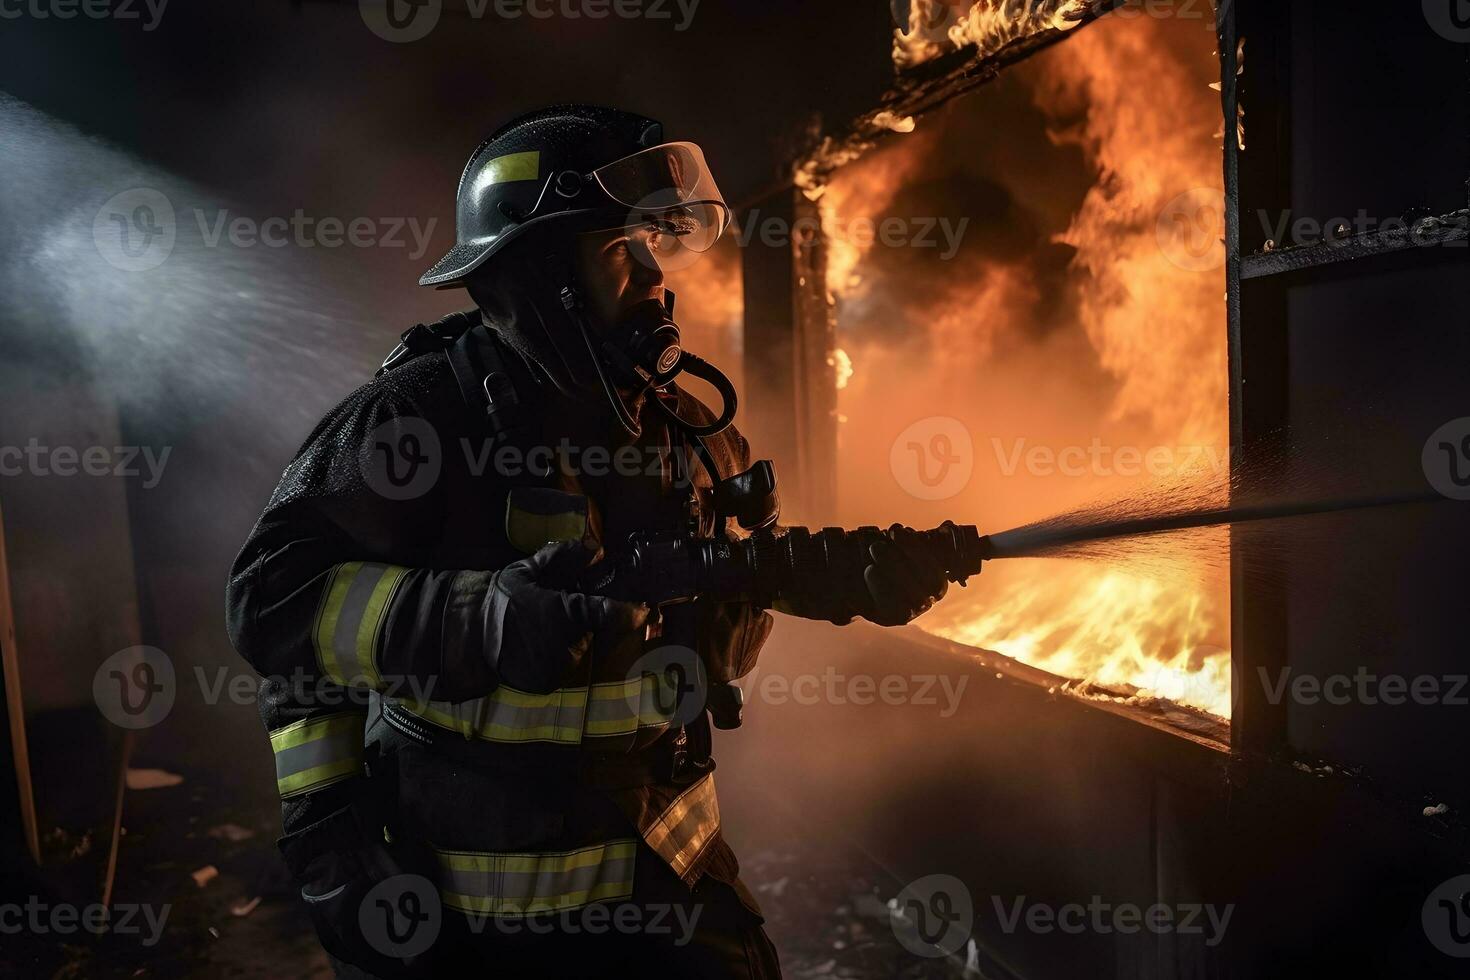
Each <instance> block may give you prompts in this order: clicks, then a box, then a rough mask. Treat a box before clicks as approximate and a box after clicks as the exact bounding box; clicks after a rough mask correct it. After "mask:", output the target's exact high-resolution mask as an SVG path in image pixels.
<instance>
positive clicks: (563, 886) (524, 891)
mask: <svg viewBox="0 0 1470 980" xmlns="http://www.w3.org/2000/svg"><path fill="white" fill-rule="evenodd" d="M637 853H638V842H637V841H636V840H614V841H609V842H607V843H605V844H596V845H593V846H591V847H584V848H580V849H578V850H574V851H558V852H554V853H546V854H498V853H486V852H474V851H443V850H438V849H436V850H435V856H436V857H437V858H438V862H439V869H440V882H439V891H440V895H441V897H442V899H443V901H444V904H445V905H447V906H448V907H450V908H452V909H458V910H460V911H461V912H470V913H473V914H476V915H494V916H502V915H504V916H509V915H527V914H530V913H535V912H558V911H564V910H566V909H575V908H579V907H581V906H583V905H588V904H591V903H593V902H604V901H616V900H619V899H625V898H629V897H631V896H632V894H633V862H634V859H635V857H636V855H637Z"/></svg>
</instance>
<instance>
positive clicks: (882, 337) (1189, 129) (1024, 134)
mask: <svg viewBox="0 0 1470 980" xmlns="http://www.w3.org/2000/svg"><path fill="white" fill-rule="evenodd" d="M916 4H917V5H916V6H915V8H914V16H916V17H918V16H921V15H922V16H929V15H932V14H933V13H934V10H935V8H936V7H942V6H944V4H941V3H939V2H938V0H922V2H919V0H916ZM948 6H949V7H951V8H955V9H957V10H958V11H959V14H960V16H959V17H958V19H957V20H956V21H955V24H956V25H958V26H954V27H953V29H952V30H950V31H947V32H946V34H945V37H946V38H952V39H953V41H954V42H955V43H950V42H949V41H947V40H946V41H944V42H943V43H941V42H939V41H935V42H933V43H932V44H931V43H929V42H927V41H926V42H925V46H916V45H918V42H919V41H920V40H923V39H922V38H918V37H910V38H909V39H908V40H909V41H912V42H913V43H912V44H906V42H905V39H904V38H900V39H899V41H900V43H899V45H898V48H897V50H896V52H895V54H896V57H897V59H898V61H899V64H900V67H905V66H908V65H912V64H916V63H918V62H920V61H924V60H926V59H928V58H934V57H939V56H940V55H942V54H943V53H944V52H945V51H947V50H953V49H954V48H955V47H956V44H964V43H973V44H976V45H977V49H980V48H983V46H984V44H987V43H992V41H994V43H997V44H1003V43H1005V42H1006V41H1007V40H1008V39H1009V38H1011V37H1015V36H1021V35H1023V34H1025V33H1027V32H1029V31H1030V30H1031V29H1032V28H1031V27H1026V25H1024V24H1022V25H1012V26H1013V27H1015V28H1016V29H1015V30H1014V31H1012V32H1011V34H1009V35H1008V34H1005V32H1004V31H1002V33H1001V34H1000V35H995V34H994V33H993V30H991V29H992V28H994V27H995V25H994V24H991V22H990V21H989V20H986V18H987V17H990V15H991V14H994V13H995V12H996V11H997V10H998V9H1000V8H1004V7H1005V4H1003V3H1002V4H997V3H988V2H982V3H979V4H975V5H974V7H973V8H972V9H970V11H969V13H968V15H966V14H965V10H964V8H966V7H968V6H969V5H968V4H953V3H952V4H949V5H948ZM1087 6H1088V5H1087V4H1068V3H1037V4H1029V5H1026V7H1027V9H1028V11H1031V12H1033V13H1035V15H1036V16H1037V17H1040V18H1041V20H1043V21H1046V23H1045V24H1040V23H1039V22H1038V25H1033V26H1035V27H1036V29H1043V28H1045V27H1047V26H1051V27H1056V26H1058V25H1057V24H1056V23H1054V21H1055V19H1056V18H1057V17H1061V16H1064V15H1065V14H1066V11H1067V10H1071V9H1072V8H1073V7H1078V8H1081V7H1087ZM1041 8H1045V9H1041ZM1053 8H1055V9H1053ZM1168 9H1172V10H1173V11H1174V14H1175V16H1169V15H1167V14H1162V15H1160V11H1163V10H1168ZM1188 10H1194V11H1196V13H1195V14H1194V16H1187V13H1188ZM1148 11H1152V12H1153V13H1146V11H1145V10H1143V9H1137V8H1135V9H1133V10H1131V12H1130V11H1128V10H1127V9H1126V8H1125V10H1124V11H1121V12H1118V13H1114V14H1110V15H1106V16H1103V17H1101V18H1100V19H1098V20H1097V21H1096V22H1095V23H1092V24H1090V25H1089V26H1087V27H1086V28H1085V29H1078V30H1075V31H1072V33H1071V34H1070V35H1068V37H1067V40H1066V42H1065V43H1063V44H1059V45H1056V46H1054V47H1050V48H1049V49H1047V50H1045V51H1041V52H1040V53H1037V54H1034V55H1032V56H1031V57H1029V58H1028V59H1026V60H1025V61H1023V62H1021V63H1019V64H1018V65H1016V66H1014V67H1012V68H1010V69H1008V70H1007V71H1005V72H1003V73H1002V74H1001V75H1000V76H999V77H998V78H997V79H996V80H995V81H993V82H992V83H990V84H989V85H987V86H986V87H985V88H983V89H982V90H980V91H979V92H978V93H976V94H973V95H969V96H966V97H964V98H955V99H952V100H950V101H949V102H948V103H947V104H945V105H943V106H942V107H940V108H939V109H937V110H934V111H932V112H930V113H929V114H928V115H926V116H924V117H923V118H922V120H921V121H920V122H919V124H918V125H917V126H916V127H914V128H913V129H912V131H908V130H909V125H908V123H907V120H894V121H893V124H892V126H890V128H893V129H896V130H899V131H900V132H901V133H902V135H895V136H893V137H891V138H889V139H887V140H886V141H884V142H883V143H882V144H881V145H880V146H879V147H878V148H875V149H872V150H871V151H870V152H867V153H866V154H864V155H862V156H861V157H860V158H858V159H857V160H855V161H854V162H851V163H846V164H845V165H843V166H841V167H839V168H838V169H836V170H835V171H834V173H833V174H832V176H831V177H830V179H828V180H826V181H825V182H814V183H811V184H810V185H809V186H808V191H807V193H808V196H809V197H813V198H815V199H816V200H817V202H818V205H819V206H820V208H821V210H822V217H823V223H824V226H825V230H826V233H827V237H828V288H829V290H830V291H831V293H832V297H833V300H834V303H835V309H836V322H837V344H838V346H839V347H840V348H841V351H840V353H839V355H838V357H837V358H836V359H835V365H834V367H835V369H836V370H837V372H838V377H837V383H838V385H839V387H840V391H839V392H838V411H839V428H838V439H839V447H840V451H839V452H838V454H837V460H838V462H837V466H838V474H837V479H838V487H839V506H840V515H841V519H842V521H843V522H844V523H847V524H862V523H881V522H885V521H891V520H893V519H894V518H898V519H901V520H903V521H905V522H907V523H911V524H914V525H915V526H925V527H927V526H933V525H934V524H937V523H938V522H940V521H943V520H945V519H954V520H957V521H961V522H977V523H980V524H981V525H982V527H983V528H984V529H986V530H989V529H995V530H999V529H1002V528H1006V527H1010V526H1014V525H1017V524H1021V523H1025V522H1027V521H1031V520H1034V519H1037V518H1041V517H1045V516H1047V515H1049V514H1052V513H1056V512H1059V511H1064V510H1068V509H1070V508H1073V507H1077V506H1079V505H1083V504H1086V503H1089V502H1092V501H1095V500H1097V499H1099V498H1105V497H1113V496H1117V495H1120V494H1125V493H1130V492H1138V491H1140V490H1142V489H1145V488H1147V487H1149V486H1157V485H1159V484H1167V483H1169V482H1171V481H1179V480H1189V481H1194V482H1196V483H1198V481H1201V480H1204V481H1209V480H1212V479H1213V480H1215V481H1217V482H1219V483H1220V484H1221V485H1223V483H1224V480H1225V479H1226V478H1227V475H1228V448H1227V447H1228V415H1227V400H1226V399H1227V369H1226V329H1225V322H1226V304H1225V298H1224V292H1225V277H1224V250H1223V246H1222V244H1221V242H1220V239H1221V237H1222V236H1223V228H1222V227H1220V225H1221V223H1222V218H1221V207H1220V203H1219V202H1220V201H1221V200H1222V198H1223V187H1222V182H1223V178H1222V166H1221V140H1222V138H1223V128H1222V126H1221V124H1220V119H1221V113H1220V102H1219V96H1218V94H1217V92H1216V91H1212V90H1211V83H1212V82H1215V81H1216V80H1217V79H1218V77H1219V67H1218V66H1219V61H1218V58H1217V55H1216V54H1215V53H1214V47H1215V38H1214V33H1213V26H1214V20H1213V14H1212V12H1211V11H1210V8H1209V5H1207V4H1204V3H1199V4H1193V3H1181V4H1176V5H1175V6H1174V7H1173V8H1160V7H1159V6H1158V5H1156V4H1155V5H1151V6H1149V8H1148ZM1002 12H1003V11H1002ZM1028 16H1030V14H1028ZM992 19H993V18H992ZM987 25H989V26H987ZM1065 26H1069V25H1065ZM1022 28H1024V30H1023V29H1022ZM988 30H991V33H990V34H986V31H988ZM910 33H911V35H912V32H910ZM987 37H989V38H991V40H986V38H987ZM996 38H999V40H995V39H996ZM997 50H998V48H997ZM889 472H892V473H893V475H894V477H895V479H887V474H888V473H889ZM877 474H883V478H877V477H876V475H877ZM1217 533H1218V534H1219V537H1218V538H1217V539H1216V540H1215V541H1214V542H1213V544H1212V545H1211V547H1214V549H1215V553H1216V558H1215V559H1214V560H1210V559H1209V558H1208V557H1207V555H1206V553H1207V552H1208V551H1209V548H1205V549H1198V548H1196V549H1194V550H1193V551H1192V552H1191V554H1189V555H1178V556H1175V558H1174V560H1171V561H1168V562H1166V563H1164V564H1163V565H1162V566H1159V567H1155V568H1139V567H1137V566H1128V565H1124V566H1122V567H1119V566H1116V565H1111V564H1102V563H1092V562H1082V561H1059V560H1055V559H1039V560H1022V561H1016V562H1009V563H1008V562H998V563H993V564H992V566H991V567H989V568H987V570H986V572H985V573H984V574H983V575H982V576H980V577H979V578H978V579H976V580H974V581H972V582H971V584H970V586H969V588H968V589H965V590H957V589H956V590H951V593H950V598H949V599H948V600H947V601H946V602H944V603H942V604H941V605H940V606H939V607H938V608H936V610H935V611H934V612H932V613H930V614H929V615H928V616H926V617H925V618H924V619H922V620H920V621H919V625H921V626H923V627H924V628H925V629H928V630H930V631H931V632H935V633H938V634H940V635H943V636H946V637H948V638H950V639H953V640H956V641H958V642H961V643H964V644H968V645H972V646H976V647H983V648H986V649H989V650H993V651H996V652H998V653H1002V654H1005V655H1006V656H1009V657H1013V658H1015V659H1017V660H1020V661H1023V662H1025V663H1027V664H1031V665H1033V666H1036V667H1039V668H1041V669H1043V670H1046V671H1048V672H1051V673H1053V674H1057V675H1061V676H1063V677H1065V678H1070V679H1072V680H1073V681H1074V683H1073V684H1072V685H1069V686H1071V687H1072V688H1073V689H1074V690H1078V691H1085V692H1096V690H1097V688H1098V687H1106V688H1110V689H1112V690H1113V691H1115V692H1122V693H1124V694H1127V695H1133V694H1138V695H1140V696H1145V697H1146V696H1154V697H1159V698H1164V699H1168V700H1170V701H1174V702H1177V703H1180V704H1185V705H1189V706H1192V707H1194V708H1198V709H1201V710H1205V711H1208V712H1210V713H1212V714H1215V715H1217V716H1221V717H1228V716H1229V713H1230V654H1229V652H1228V650H1229V616H1230V600H1229V586H1228V581H1227V579H1226V576H1225V574H1224V567H1223V566H1224V565H1225V564H1226V562H1225V561H1224V560H1223V558H1224V557H1225V556H1226V552H1225V547H1226V546H1225V544H1224V533H1223V532H1217ZM1161 569H1162V570H1161Z"/></svg>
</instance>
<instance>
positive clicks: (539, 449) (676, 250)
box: [227, 106, 945, 977]
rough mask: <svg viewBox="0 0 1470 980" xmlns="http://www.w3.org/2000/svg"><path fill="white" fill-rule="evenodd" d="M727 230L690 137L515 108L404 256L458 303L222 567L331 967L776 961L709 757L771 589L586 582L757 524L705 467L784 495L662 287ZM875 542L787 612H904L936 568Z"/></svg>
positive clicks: (384, 377) (928, 585)
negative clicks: (671, 590)
mask: <svg viewBox="0 0 1470 980" xmlns="http://www.w3.org/2000/svg"><path fill="white" fill-rule="evenodd" d="M729 221H730V213H729V209H728V207H727V206H726V204H725V202H724V201H723V199H722V198H721V197H720V194H719V190H718V188H717V187H716V186H715V182H714V180H713V178H712V176H711V175H710V173H709V170H708V169H707V167H706V164H705V160H704V156H703V154H702V153H701V152H700V150H699V148H698V147H697V146H695V145H693V144H690V143H669V142H665V140H664V138H663V132H662V127H661V126H660V124H659V123H657V122H655V121H653V120H651V119H647V118H644V117H642V116H639V115H635V114H632V113H627V112H622V111H617V110H612V109H605V108H600V107H594V106H558V107H553V108H549V109H545V110H541V111H538V112H535V113H532V114H530V115H526V116H523V117H521V118H519V119H517V120H515V121H513V122H512V123H510V124H508V125H506V126H504V127H503V128H501V129H500V130H499V131H498V132H496V133H495V134H494V135H493V136H491V137H490V138H489V139H488V140H486V141H485V142H484V143H483V144H481V145H480V147H479V148H478V149H476V151H475V152H474V154H473V155H472V157H471V159H470V161H469V164H468V165H467V166H466V168H465V170H464V174H463V176H462V178H461V180H460V185H459V193H458V201H457V232H458V234H457V243H456V244H455V245H454V247H453V248H452V249H451V250H450V252H449V253H448V254H447V255H446V256H445V257H444V258H443V259H441V260H440V261H439V262H438V263H437V264H435V265H434V266H433V267H432V268H431V269H430V270H429V271H428V272H427V273H426V274H425V275H424V276H423V278H422V279H421V284H423V285H429V286H435V287H439V288H465V289H467V290H468V292H469V294H470V296H471V297H472V298H473V300H474V302H475V304H476V308H475V309H474V310H472V311H469V312H466V313H463V314H456V315H453V316H451V317H447V318H446V319H445V320H443V321H440V322H439V323H438V324H435V325H432V326H424V325H420V326H418V327H416V328H414V330H412V331H410V332H408V333H407V334H405V335H404V340H403V343H402V344H401V345H400V346H399V348H398V349H397V350H395V351H394V352H393V354H392V355H391V356H390V357H389V359H388V360H387V361H386V362H385V364H384V368H383V370H382V371H380V372H379V375H378V377H377V378H375V379H374V380H372V381H371V382H369V383H367V384H365V385H363V386H362V387H361V388H359V389H357V390H356V391H355V392H353V393H352V394H351V395H349V396H348V397H347V398H346V399H345V400H344V401H343V402H342V403H341V404H340V405H338V406H337V407H336V408H335V409H333V410H332V411H331V412H330V413H329V414H328V415H327V416H326V417H325V418H324V419H323V420H322V421H321V422H320V423H319V424H318V425H317V427H316V429H315V430H314V431H313V432H312V434H311V436H310V437H309V438H308V439H307V441H306V443H305V445H304V446H303V447H302V449H301V450H300V451H299V452H298V453H297V455H296V457H295V458H294V459H293V460H292V461H291V463H290V465H289V466H288V467H287V468H286V471H285V473H284V475H283V477H282V479H281V482H280V484H279V486H278V487H277V489H276V491H275V493H274V494H273V495H272V497H271V500H270V502H269V504H268V505H267V507H266V509H265V512H264V514H263V515H262V516H261V518H260V520H259V521H258V523H257V524H256V526H255V528H254V529H253V530H252V532H251V534H250V536H249V538H248V540H247V541H246V543H245V545H244V548H243V550H242V551H241V553H240V555H239V557H238V559H237V560H236V562H235V565H234V566H233V568H232V570H231V575H230V580H229V584H228V590H227V614H228V625H229V630H230V636H231V640H232V642H233V643H234V645H235V648H236V649H237V651H238V652H239V653H240V654H241V655H242V656H243V657H244V658H245V659H246V660H248V661H249V662H250V664H251V665H252V666H253V667H254V668H255V670H256V671H257V672H258V673H259V674H260V675H261V676H262V678H263V681H262V685H261V691H260V707H261V714H262V718H263V720H264V722H265V725H266V727H267V729H268V730H269V733H270V742H271V746H272V749H273V750H274V753H275V759H276V773H277V784H278V790H279V793H280V796H281V800H282V817H283V824H284V837H283V838H282V839H281V842H280V846H281V850H282V853H283V854H284V857H285V859H286V862H287V863H288V865H289V866H290V868H291V871H292V872H293V874H294V876H295V877H296V879H297V880H298V882H299V883H300V886H301V894H302V899H303V901H304V904H305V907H306V908H307V909H308V910H309V912H310V914H311V916H312V920H313V923H314V925H315V927H316V929H317V932H318V935H319V936H320V938H321V941H322V943H323V945H324V946H325V947H326V949H327V950H328V952H329V953H330V954H331V955H332V957H333V959H334V964H335V965H336V966H337V968H338V970H339V973H340V975H343V976H349V975H350V976H360V975H364V974H366V975H371V976H438V975H445V976H448V975H452V974H450V973H449V971H450V970H452V969H460V968H465V967H469V968H484V967H493V968H494V969H496V970H498V971H499V972H501V973H502V974H503V975H505V976H514V977H539V976H547V977H577V976H631V975H658V976H678V977H684V976H688V977H774V976H778V975H779V967H778V965H777V958H776V952H775V949H774V947H773V946H772V944H771V942H770V940H769V939H768V938H767V937H766V935H765V933H764V931H763V929H762V922H763V920H762V917H761V912H760V909H759V907H758V905H757V904H756V901H755V899H754V898H753V897H752V895H751V893H750V891H749V890H748V889H747V888H746V887H745V885H744V884H743V883H742V882H741V880H740V878H739V874H738V872H739V868H738V865H737V863H736V859H735V856H734V854H733V853H732V852H731V850H730V848H729V846H728V845H727V844H726V843H725V841H724V839H723V837H722V835H721V832H720V817H719V807H718V803H717V799H716V796H715V788H714V776H713V769H714V763H713V760H712V759H711V757H710V748H711V731H710V730H711V721H712V719H713V722H714V724H716V725H718V726H720V727H733V725H734V724H736V723H737V722H738V718H736V717H732V716H733V715H738V703H732V701H733V698H732V695H733V691H732V688H731V687H730V685H729V682H731V681H734V680H736V679H738V678H739V677H741V676H743V675H744V674H746V673H747V672H748V671H750V670H751V669H752V668H753V667H754V665H755V660H756V656H757V654H758V653H759V651H760V649H761V646H762V644H763V643H764V642H765V640H766V637H767V635H768V634H769V632H770V629H771V625H772V619H771V616H770V614H769V613H768V612H767V611H766V608H764V607H765V606H767V605H768V603H767V602H764V601H761V600H759V599H757V598H752V599H750V600H748V601H740V602H729V601H724V602H714V601H705V600H703V599H701V600H697V601H694V602H689V603H683V604H680V605H678V606H669V607H667V608H665V609H663V610H658V609H650V608H649V607H648V606H645V605H640V604H637V603H630V602H624V601H618V600H614V599H612V598H608V597H604V596H598V595H589V594H586V592H585V591H579V587H578V586H576V584H575V583H576V582H577V580H578V576H579V575H580V574H581V573H582V572H583V570H584V569H585V568H586V566H587V565H588V564H589V562H591V561H593V560H595V559H596V558H598V557H599V556H600V555H602V554H604V553H605V552H606V551H607V550H608V549H615V548H616V546H617V543H618V542H621V541H625V540H626V539H627V537H628V535H629V534H630V533H632V532H634V531H640V530H649V529H665V530H671V531H675V532H683V533H690V534H695V535H700V536H704V537H708V536H712V535H716V534H735V535H738V534H741V533H743V529H742V527H741V526H737V522H736V521H735V520H733V519H731V518H727V517H726V516H724V514H723V512H721V511H719V509H718V508H717V506H716V503H715V500H716V497H717V493H716V489H717V487H718V488H721V489H720V493H721V494H725V493H727V492H729V493H733V492H734V491H736V490H741V489H742V488H743V489H744V490H745V491H747V492H748V495H751V496H753V497H755V498H757V499H755V500H754V503H753V504H751V503H750V502H749V501H747V504H748V506H746V507H745V511H746V512H749V511H750V510H751V509H752V507H753V508H754V510H755V511H759V512H760V513H759V514H758V515H757V518H756V519H753V520H748V521H745V522H744V530H748V529H749V528H750V527H751V526H758V525H760V524H769V523H771V522H772V521H774V520H775V504H774V500H775V498H774V494H772V493H770V492H767V493H765V495H764V498H763V497H762V494H761V492H760V488H759V487H758V486H757V484H758V483H759V481H752V480H750V479H749V478H748V472H747V471H749V470H750V468H751V461H750V452H749V448H748V446H747V444H746V441H745V439H744V438H743V437H742V436H741V435H740V434H739V433H738V432H737V431H736V430H735V428H734V427H733V426H731V425H730V417H731V416H732V415H733V413H734V400H735V393H734V391H733V389H732V388H731V387H730V385H729V383H728V381H726V380H725V379H724V376H723V375H722V374H720V373H719V372H718V370H717V369H714V368H713V367H712V366H711V365H708V364H707V363H705V362H703V361H701V360H700V359H698V358H696V357H694V356H693V355H690V354H687V353H686V352H683V351H682V350H681V349H680V347H679V344H678V339H679V338H678V330H677V327H676V326H675V325H674V321H673V318H672V311H673V299H672V294H671V293H670V292H668V291H667V290H666V289H665V287H664V283H663V270H665V269H667V268H669V267H671V266H675V265H677V266H683V265H684V264H687V262H688V261H689V259H690V258H692V257H693V256H696V255H697V254H698V253H700V252H702V251H704V250H707V249H708V248H709V247H710V246H712V245H713V244H714V242H715V241H716V240H717V239H718V238H719V237H720V235H721V234H722V232H723V231H724V230H725V229H726V227H727V225H728V224H729ZM683 371H688V372H689V373H691V374H697V375H698V376H700V377H703V378H705V379H707V380H710V381H712V382H713V383H714V384H715V386H716V388H717V390H719V391H720V392H721V396H722V398H723V399H724V400H725V404H724V405H723V406H722V407H721V409H720V410H719V411H718V412H716V411H714V410H712V409H710V408H708V407H707V406H705V405H704V404H702V403H700V402H699V401H697V400H696V399H694V398H693V397H691V396H690V395H689V394H688V393H687V392H685V391H684V390H683V389H682V388H681V387H680V386H679V385H678V384H677V383H676V382H675V380H674V379H675V377H676V376H677V375H678V374H679V373H681V372H683ZM752 488H754V489H752ZM770 489H771V488H766V490H767V491H769V490H770ZM721 499H725V498H723V497H722V498H721ZM717 523H718V524H720V525H722V526H717ZM864 561H865V566H864V567H863V568H861V569H859V570H858V573H859V575H860V579H858V580H856V588H857V592H856V593H854V592H853V590H852V588H851V587H852V586H853V585H854V583H851V582H849V583H825V584H824V583H813V594H812V596H811V597H809V598H806V599H797V600H788V601H787V602H786V604H785V606H784V607H782V608H784V609H786V610H787V611H791V612H795V613H796V614H798V615H806V616H810V617H813V618H823V619H830V620H832V621H834V622H845V621H848V620H849V619H851V618H852V617H853V616H856V615H862V616H865V617H867V618H869V619H872V620H874V621H876V622H880V623H885V624H896V623H902V622H907V621H908V620H910V619H912V618H913V617H914V616H916V615H919V614H920V613H922V612H923V611H924V610H926V609H928V608H929V606H931V605H932V604H933V603H934V602H935V601H936V600H937V599H938V598H939V597H940V596H942V595H943V593H944V589H945V579H944V576H943V574H942V573H939V572H936V571H934V570H932V569H928V568H925V567H924V566H923V564H922V563H921V562H920V561H918V560H916V559H915V557H914V556H913V555H910V554H907V553H905V552H904V551H903V549H899V548H874V549H872V552H871V554H870V555H868V556H866V557H865V559H864ZM828 585H830V586H831V587H830V588H827V587H826V586H828ZM853 595H858V596H859V598H858V599H857V600H853V599H852V598H850V597H851V596H853ZM843 597H847V598H843ZM691 706H692V707H691ZM355 971H363V972H355Z"/></svg>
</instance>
